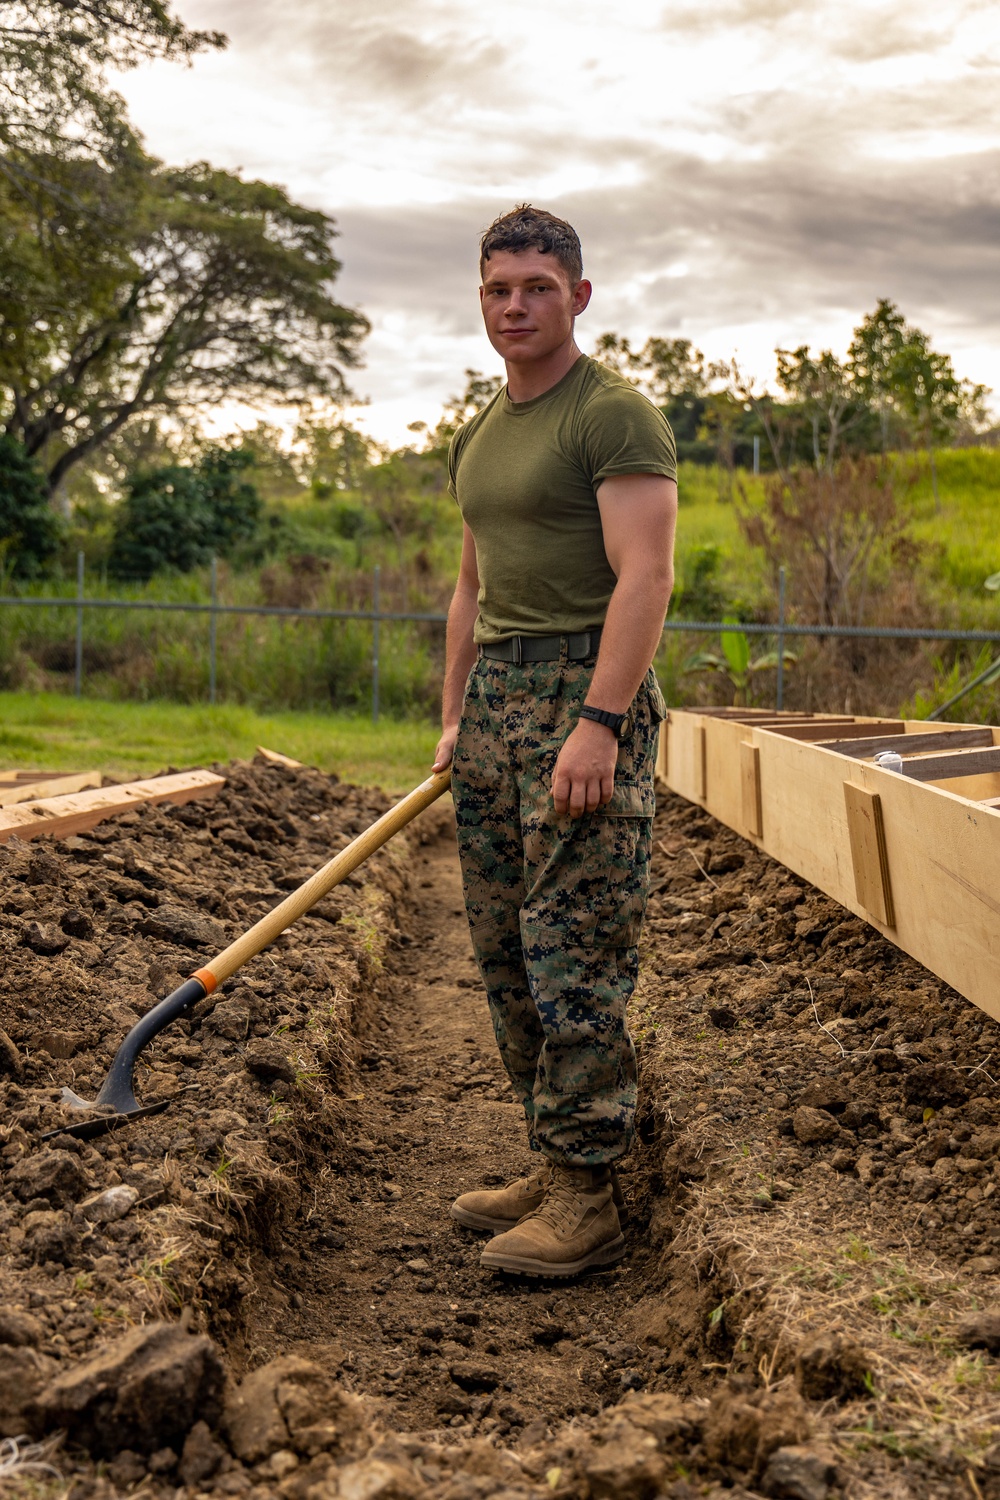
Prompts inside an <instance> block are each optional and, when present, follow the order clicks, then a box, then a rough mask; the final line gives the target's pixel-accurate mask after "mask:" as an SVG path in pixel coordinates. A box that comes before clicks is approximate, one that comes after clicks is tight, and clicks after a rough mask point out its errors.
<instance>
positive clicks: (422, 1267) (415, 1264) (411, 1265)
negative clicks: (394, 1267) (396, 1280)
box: [406, 1260, 431, 1274]
mask: <svg viewBox="0 0 1000 1500" xmlns="http://www.w3.org/2000/svg"><path fill="white" fill-rule="evenodd" d="M430 1268H431V1267H430V1262H429V1261H426V1260H408V1261H407V1262H406V1269H407V1270H408V1271H413V1272H414V1273H419V1274H423V1273H424V1272H425V1271H429V1270H430Z"/></svg>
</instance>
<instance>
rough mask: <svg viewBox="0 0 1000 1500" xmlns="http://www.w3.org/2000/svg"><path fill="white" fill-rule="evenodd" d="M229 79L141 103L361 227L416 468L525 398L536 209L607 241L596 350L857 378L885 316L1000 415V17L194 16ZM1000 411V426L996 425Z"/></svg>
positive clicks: (835, 9) (354, 264)
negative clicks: (524, 235) (506, 346)
mask: <svg viewBox="0 0 1000 1500" xmlns="http://www.w3.org/2000/svg"><path fill="white" fill-rule="evenodd" d="M176 10H177V11H178V13H179V14H180V15H181V16H182V17H183V18H184V20H185V21H186V22H188V24H189V25H191V26H196V27H204V28H215V29H220V30H222V31H225V32H226V33H227V34H228V36H229V38H230V45H229V47H228V49H227V50H226V51H225V52H223V53H217V54H203V55H202V56H200V57H198V58H197V59H196V60H195V62H194V64H193V66H192V67H190V68H185V67H183V66H179V65H177V64H169V63H157V64H154V65H152V66H151V67H147V68H144V69H143V70H142V71H140V72H138V73H133V74H130V75H127V76H126V77H125V78H124V79H123V80H122V81H121V88H122V92H123V93H124V94H125V95H126V97H127V99H128V101H129V105H130V109H131V113H132V116H133V119H134V120H135V122H136V123H137V125H138V126H139V128H140V129H141V130H142V131H143V132H144V134H145V136H146V140H147V144H148V147H149V149H150V150H151V151H153V152H154V153H155V154H156V155H157V156H160V157H162V158H164V159H165V160H167V161H170V162H172V163H176V164H182V163H186V162H189V161H195V160H210V161H212V162H213V163H214V164H215V165H217V166H222V167H227V168H239V169H241V170H242V171H243V172H245V173H246V174H247V175H249V176H253V177H261V178H264V179H266V180H269V181H275V182H280V183H282V184H283V185H285V186H286V187H287V188H288V189H289V190H290V191H291V193H292V194H293V196H295V197H296V198H297V199H298V200H299V201H301V202H304V203H306V204H308V205H310V206H313V207H318V208H321V209H323V210H325V211H326V212H329V213H331V214H333V215H334V217H335V218H336V221H337V225H338V228H339V230H340V239H339V242H338V253H339V255H340V256H341V259H342V261H343V270H342V273H341V277H340V279H339V281H338V284H337V287H338V294H339V296H340V298H341V300H342V301H344V302H346V303H348V304H349V305H351V306H354V307H358V308H360V309H361V310H362V311H363V312H364V313H365V314H366V315H367V317H368V318H369V319H370V321H371V323H372V333H371V335H370V337H369V339H368V340H367V341H366V345H365V363H364V367H363V368H362V369H359V370H357V371H355V372H353V373H352V376H351V383H352V385H353V387H354V389H355V390H356V391H357V392H358V393H359V395H362V396H364V397H366V398H367V401H368V404H367V405H366V406H365V407H363V408H362V409H360V411H359V413H358V416H359V418H360V421H361V424H362V425H364V426H365V427H367V429H368V430H369V431H370V432H372V434H373V435H374V436H376V437H378V438H379V439H380V440H383V441H387V442H391V443H400V442H403V441H405V440H406V438H407V430H406V429H407V425H408V424H409V423H411V422H413V421H418V420H422V421H425V422H428V423H429V424H430V425H433V423H434V422H435V421H436V420H437V418H438V416H439V414H440V410H441V407H442V404H443V403H444V401H445V400H446V399H447V397H448V396H450V395H453V394H458V393H460V392H461V390H462V389H463V387H464V384H465V376H464V371H465V370H466V368H470V367H471V368H475V369H478V370H480V371H483V372H486V373H491V374H492V373H502V365H501V363H500V361H499V358H498V356H497V355H495V354H494V352H493V351H492V349H491V348H490V346H489V344H488V343H487V342H486V339H485V336H484V334H483V332H482V325H481V322H480V319H479V308H478V296H477V285H478V269H477V246H478V239H479V235H480V233H481V232H482V230H483V229H484V228H485V227H486V225H487V224H489V223H490V221H491V220H492V219H493V218H494V217H495V216H496V215H497V214H499V213H502V212H503V211H505V210H506V209H508V208H510V207H511V206H513V204H514V203H516V202H524V201H528V202H532V203H535V204H537V205H539V206H541V207H545V208H548V209H550V210H552V211H553V212H554V213H557V214H559V215H561V216H563V217H565V218H568V219H570V221H571V222H572V223H573V224H574V225H575V226H576V228H577V230H578V231H579V233H580V237H581V239H582V242H583V249H584V265H585V274H587V275H588V276H589V277H590V279H591V280H592V281H593V283H594V288H595V291H594V297H593V300H592V302H591V305H590V308H589V309H588V311H587V313H586V314H585V315H584V317H583V318H582V319H581V320H580V322H579V324H578V329H577V334H578V340H579V342H580V344H581V347H583V348H584V349H590V348H592V347H593V345H594V343H595V341H596V339H597V337H598V336H599V335H600V334H601V333H604V332H606V331H608V330H614V331H615V332H618V333H622V334H626V335H628V336H629V337H630V338H631V339H632V340H633V343H638V344H641V343H642V342H644V340H645V339H646V338H647V337H648V336H649V335H651V334H656V335H660V336H661V337H683V338H689V339H691V340H692V341H693V342H694V343H695V344H696V345H697V346H698V347H699V348H701V349H702V350H704V352H705V353H706V354H707V355H709V356H710V357H711V358H713V359H717V360H729V359H731V358H732V357H734V356H735V357H736V358H737V359H738V360H739V363H740V365H741V367H742V368H743V369H744V370H745V371H746V372H747V373H749V374H752V375H755V376H756V377H757V378H758V379H759V380H761V381H766V380H767V379H768V378H769V377H771V376H772V374H773V366H774V357H773V351H774V349H775V347H777V346H782V347H786V348H788V347H797V346H798V345H799V344H802V343H808V344H810V345H812V346H814V347H815V348H832V349H833V350H834V351H835V352H837V353H838V354H843V353H844V351H845V350H846V346H847V343H848V341H849V338H850V332H851V329H852V328H853V327H855V326H856V325H857V323H859V322H860V320H861V318H862V317H863V315H864V314H865V313H866V312H868V311H870V310H871V309H872V308H874V306H875V303H876V301H877V300H878V298H879V297H889V298H891V299H892V300H893V301H894V302H896V303H897V304H898V306H899V307H900V308H901V310H902V311H903V313H904V314H905V316H906V317H907V318H908V319H909V321H910V322H913V323H916V324H918V325H919V326H920V327H922V328H924V329H926V330H927V332H928V333H930V335H931V337H932V339H933V341H934V343H935V345H936V346H937V347H938V348H940V349H943V350H945V351H946V352H948V353H949V354H951V355H952V357H953V359H954V362H955V366H956V369H957V372H958V373H959V375H961V376H964V377H967V378H969V379H972V380H975V381H979V382H983V383H985V384H986V385H988V386H990V387H991V388H993V389H994V390H995V391H997V392H998V393H1000V5H998V4H997V3H996V0H906V3H899V0H836V3H834V0H676V3H667V4H664V3H662V0H659V3H657V0H619V4H618V5H617V6H611V5H609V4H608V3H607V0H505V3H504V4H503V5H492V6H491V5H486V4H482V3H481V0H477V3H472V0H365V3H364V5H361V4H359V3H358V0H349V3H348V0H295V3H294V4H289V3H287V0H285V3H278V0H177V3H176ZM993 404H994V406H995V407H996V406H997V405H1000V397H996V398H994V401H993Z"/></svg>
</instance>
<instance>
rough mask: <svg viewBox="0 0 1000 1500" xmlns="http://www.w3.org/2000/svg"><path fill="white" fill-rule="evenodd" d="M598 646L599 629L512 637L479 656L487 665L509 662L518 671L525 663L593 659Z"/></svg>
mask: <svg viewBox="0 0 1000 1500" xmlns="http://www.w3.org/2000/svg"><path fill="white" fill-rule="evenodd" d="M600 644H601V626H600V625H598V626H597V627H596V628H595V629H594V630H579V631H577V632H576V634H575V635H511V636H508V637H507V639H506V640H505V641H491V642H490V643H489V644H488V645H485V646H480V648H479V655H480V656H486V657H488V658H489V660H490V661H509V662H513V664H514V665H515V666H516V667H519V666H520V665H521V663H522V662H524V661H560V660H562V657H563V653H564V652H565V657H566V660H567V661H583V660H584V658H585V657H588V656H596V655H597V648H598V646H599V645H600Z"/></svg>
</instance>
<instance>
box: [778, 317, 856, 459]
mask: <svg viewBox="0 0 1000 1500" xmlns="http://www.w3.org/2000/svg"><path fill="white" fill-rule="evenodd" d="M775 355H776V357H777V362H778V384H779V385H780V386H781V388H782V390H783V391H786V392H787V393H788V395H789V396H791V397H792V400H793V402H795V403H797V405H798V407H799V409H800V411H801V414H802V415H803V416H804V418H805V420H806V421H807V422H808V424H809V430H810V433H811V438H812V461H813V466H814V468H815V469H816V470H817V472H818V471H819V470H821V469H822V470H825V472H826V473H827V474H832V473H833V470H834V467H835V465H836V463H837V459H838V457H839V450H840V443H841V439H842V437H843V435H844V433H845V432H847V431H848V430H849V429H850V428H851V427H852V426H854V425H855V424H856V423H857V422H858V421H859V419H860V418H861V416H862V415H863V413H864V407H863V404H862V403H861V402H860V401H859V398H858V392H857V389H856V387H855V384H854V381H853V374H852V371H851V369H850V367H849V366H847V365H843V364H841V362H840V360H839V359H837V357H836V355H835V354H833V353H832V352H831V350H829V349H824V350H823V352H822V353H821V354H818V355H815V356H814V355H813V354H812V353H811V352H810V350H809V348H808V347H807V346H806V345H804V344H803V345H801V346H800V347H799V348H798V349H794V350H789V349H776V350H775Z"/></svg>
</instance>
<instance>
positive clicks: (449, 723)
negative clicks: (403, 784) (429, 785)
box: [433, 526, 479, 771]
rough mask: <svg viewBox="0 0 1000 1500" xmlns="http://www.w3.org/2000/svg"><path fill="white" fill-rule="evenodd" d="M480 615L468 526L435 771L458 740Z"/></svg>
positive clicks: (451, 621) (451, 617) (451, 613)
mask: <svg viewBox="0 0 1000 1500" xmlns="http://www.w3.org/2000/svg"><path fill="white" fill-rule="evenodd" d="M478 614H479V564H478V562H477V559H476V544H475V542H474V540H473V537H472V532H471V531H470V530H469V528H468V526H464V527H463V531H462V561H461V564H460V566H459V570H458V583H457V584H456V585H455V593H454V595H453V597H452V601H451V605H450V607H449V610H448V633H447V636H446V643H445V661H444V692H443V694H442V696H441V738H440V739H439V740H438V745H437V749H436V750H435V752H434V766H433V769H434V770H435V771H443V770H444V769H445V767H446V766H449V765H451V757H452V754H453V753H454V749H455V740H456V738H457V736H458V724H459V720H460V719H461V717H462V704H463V702H464V700H465V684H466V682H467V681H468V679H469V673H470V672H471V670H472V664H473V662H474V661H475V659H476V647H475V644H474V642H473V639H472V632H473V629H474V628H475V624H476V617H477V615H478Z"/></svg>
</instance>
